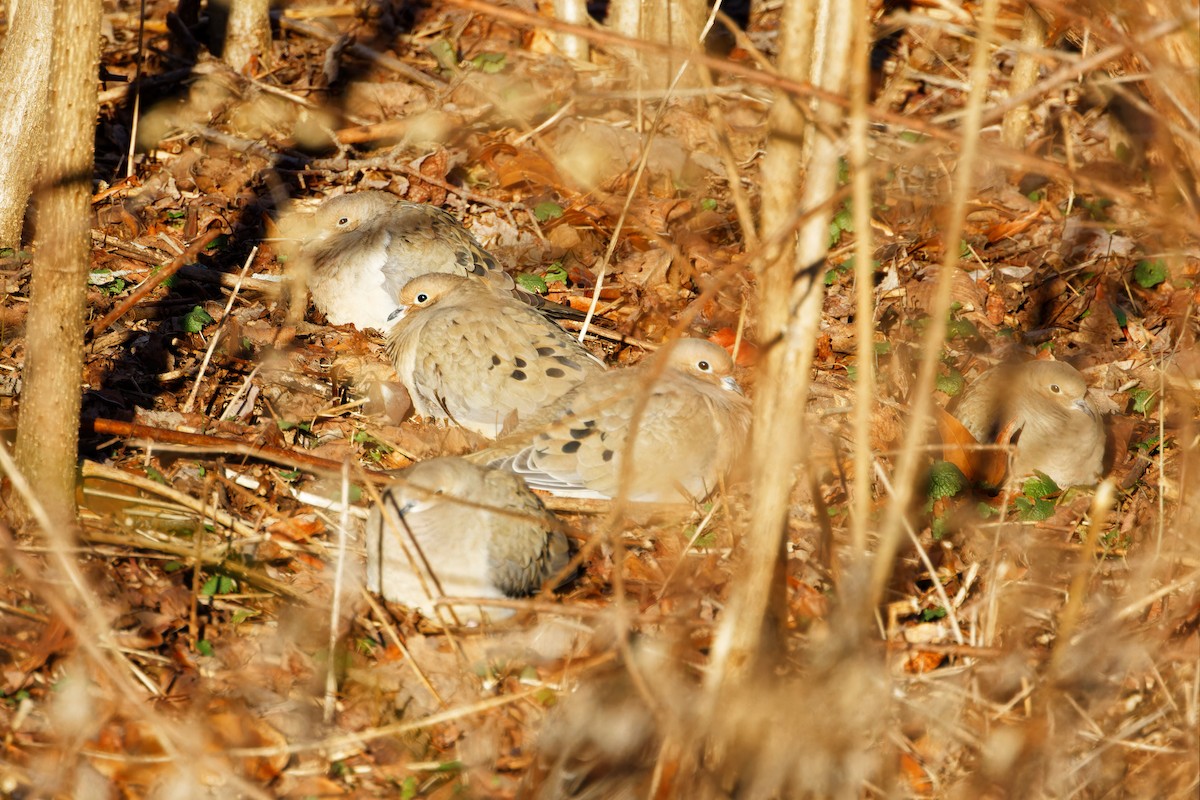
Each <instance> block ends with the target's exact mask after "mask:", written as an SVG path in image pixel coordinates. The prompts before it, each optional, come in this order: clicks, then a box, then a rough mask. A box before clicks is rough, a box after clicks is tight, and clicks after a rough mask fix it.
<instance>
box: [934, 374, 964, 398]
mask: <svg viewBox="0 0 1200 800" xmlns="http://www.w3.org/2000/svg"><path fill="white" fill-rule="evenodd" d="M966 383H967V381H966V379H965V378H963V374H962V373H961V372H959V371H958V370H956V369H953V368H952V369H951V370H950V371H949V372H948V373H946V374H945V375H938V376H937V390H938V391H939V392H941V393H942V394H944V395H948V396H949V397H958V395H959V394H960V393H961V392H962V390H963V387H964V386H966Z"/></svg>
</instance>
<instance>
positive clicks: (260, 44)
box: [223, 0, 271, 72]
mask: <svg viewBox="0 0 1200 800" xmlns="http://www.w3.org/2000/svg"><path fill="white" fill-rule="evenodd" d="M228 6H229V26H228V27H227V28H226V29H225V51H224V55H223V58H224V59H225V63H226V64H228V65H229V66H231V67H233V68H234V69H236V70H238V71H239V72H242V71H244V70H245V69H246V66H247V65H248V64H249V63H250V60H251V59H252V58H254V57H255V56H258V60H259V62H260V63H262V64H267V63H270V60H271V14H270V12H271V0H228Z"/></svg>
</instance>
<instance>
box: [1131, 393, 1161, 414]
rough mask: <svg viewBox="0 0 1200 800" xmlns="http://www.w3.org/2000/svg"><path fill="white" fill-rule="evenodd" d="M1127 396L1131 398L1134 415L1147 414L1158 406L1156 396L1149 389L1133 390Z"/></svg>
mask: <svg viewBox="0 0 1200 800" xmlns="http://www.w3.org/2000/svg"><path fill="white" fill-rule="evenodd" d="M1129 396H1130V397H1132V398H1133V410H1134V413H1137V414H1141V415H1142V416H1145V415H1146V414H1149V413H1150V412H1151V411H1153V410H1154V407H1155V406H1156V405H1157V404H1158V396H1157V394H1156V393H1155V392H1152V391H1150V390H1149V389H1133V390H1132V391H1130V392H1129Z"/></svg>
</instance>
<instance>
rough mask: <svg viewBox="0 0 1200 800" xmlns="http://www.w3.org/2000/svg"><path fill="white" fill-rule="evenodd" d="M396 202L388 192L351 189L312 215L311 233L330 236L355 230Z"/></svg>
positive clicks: (315, 235)
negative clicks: (350, 191)
mask: <svg viewBox="0 0 1200 800" xmlns="http://www.w3.org/2000/svg"><path fill="white" fill-rule="evenodd" d="M398 202H399V201H398V200H397V199H396V198H395V197H394V196H392V195H390V194H388V193H387V192H375V191H368V192H352V193H350V194H341V195H338V196H337V197H331V198H329V199H328V200H326V201H325V202H323V203H321V205H319V206H318V207H317V210H316V211H314V212H313V215H312V223H311V224H312V234H313V237H314V238H316V239H329V238H331V237H335V236H338V235H341V234H344V233H350V232H352V231H356V230H358V229H359V228H361V227H363V226H364V225H366V224H368V223H370V222H371V221H372V220H376V219H379V218H380V217H382V216H383V215H385V214H387V213H388V211H389V210H390V209H391V208H392V206H394V205H396V203H398Z"/></svg>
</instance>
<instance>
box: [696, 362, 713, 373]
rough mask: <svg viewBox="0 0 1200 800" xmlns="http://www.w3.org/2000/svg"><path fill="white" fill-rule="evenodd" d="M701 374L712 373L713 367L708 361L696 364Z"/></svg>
mask: <svg viewBox="0 0 1200 800" xmlns="http://www.w3.org/2000/svg"><path fill="white" fill-rule="evenodd" d="M696 366H697V367H699V369H700V371H701V372H712V366H711V365H709V363H708V362H707V361H699V362H697V363H696Z"/></svg>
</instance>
